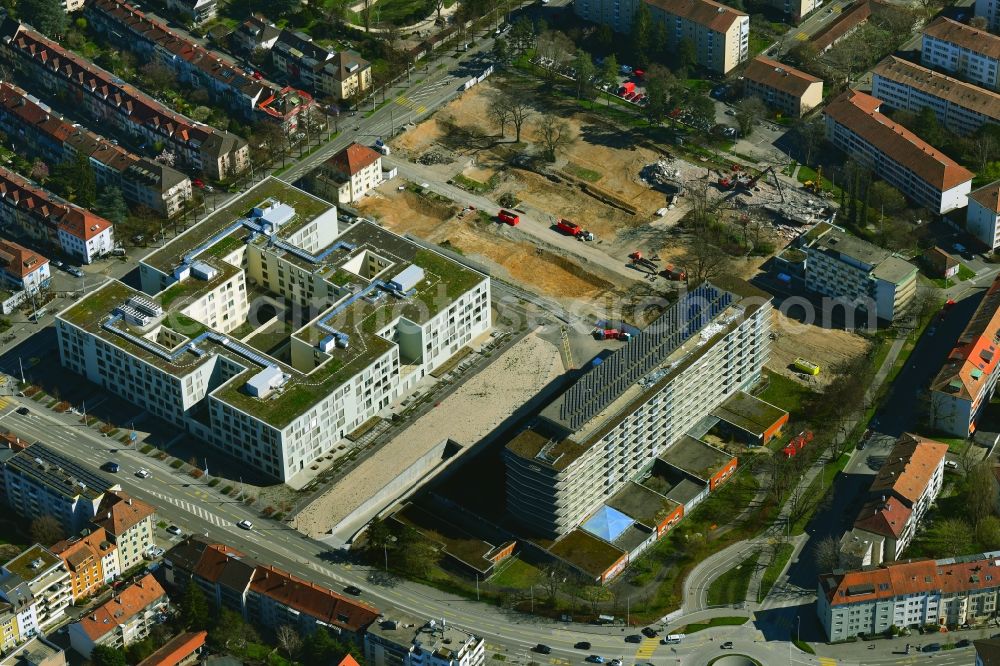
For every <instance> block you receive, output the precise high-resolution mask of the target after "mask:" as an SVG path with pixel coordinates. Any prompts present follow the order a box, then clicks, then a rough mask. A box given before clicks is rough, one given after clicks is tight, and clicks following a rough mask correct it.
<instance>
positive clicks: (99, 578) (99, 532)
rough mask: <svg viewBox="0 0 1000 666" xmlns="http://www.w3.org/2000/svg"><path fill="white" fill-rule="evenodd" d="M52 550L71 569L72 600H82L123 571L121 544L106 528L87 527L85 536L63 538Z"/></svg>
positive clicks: (67, 569)
mask: <svg viewBox="0 0 1000 666" xmlns="http://www.w3.org/2000/svg"><path fill="white" fill-rule="evenodd" d="M52 552H53V553H55V554H56V555H58V556H59V558H60V559H62V561H63V566H64V567H65V568H66V571H68V572H69V582H70V587H71V591H72V595H73V602H74V603H76V602H78V601H83V600H84V599H87V598H88V597H92V596H94V595H95V594H97V592H99V591H100V590H101V589H102V588H103V587H104V586H105V585H108V584H110V583H111V582H112V581H113V580H114V579H115V578H117V577H118V576H119V575H120V574H121V571H122V570H121V567H120V566H119V562H118V548H117V546H115V544H114V543H112V542H111V541H110V540H109V539H108V535H107V532H105V531H104V529H103V528H98V529H96V530H94V531H92V532H91V531H89V530H84V531H83V532H82V536H76V537H72V538H70V539H66V540H65V541H60V542H59V543H57V544H54V545H53V546H52Z"/></svg>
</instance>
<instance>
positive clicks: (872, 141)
mask: <svg viewBox="0 0 1000 666" xmlns="http://www.w3.org/2000/svg"><path fill="white" fill-rule="evenodd" d="M881 106H882V102H881V100H879V99H877V98H875V97H873V96H872V95H867V94H865V93H862V92H858V91H856V90H849V91H847V92H845V93H843V94H842V95H840V96H839V97H837V98H836V99H835V100H833V101H832V102H830V103H829V104H828V105H827V107H826V109H825V110H824V116H825V118H826V137H827V140H829V141H830V143H832V144H833V145H834V146H836V147H837V148H839V149H840V150H842V151H844V152H845V153H846V154H847V155H849V156H850V157H851V158H853V159H855V160H857V161H858V162H860V163H861V164H863V165H865V166H867V167H868V168H870V169H871V170H872V172H873V173H877V174H878V175H879V177H881V178H882V179H883V180H885V181H886V182H887V183H889V184H890V185H892V186H894V187H896V188H898V189H899V190H900V191H901V192H902V193H903V194H904V195H906V196H907V197H909V198H910V199H911V200H912V201H914V202H916V203H917V204H918V205H921V206H925V207H926V208H928V209H929V210H930V211H931V212H933V213H936V214H940V215H943V214H945V213H948V212H950V211H952V210H955V209H957V208H964V207H965V206H966V205H967V203H968V195H969V192H970V191H971V190H972V178H973V176H974V174H973V173H972V172H971V171H969V170H968V169H966V168H965V167H963V166H962V165H960V164H958V163H957V162H956V161H955V160H953V159H951V158H950V157H948V156H947V155H945V154H944V153H942V152H941V151H939V150H937V149H936V148H934V147H933V146H931V145H930V144H928V143H927V142H926V141H924V140H923V139H921V138H920V137H918V136H917V135H916V134H914V133H913V132H911V131H910V130H908V129H906V128H905V127H903V126H902V125H900V124H899V123H896V122H893V121H892V120H890V119H889V118H888V117H887V116H885V115H884V114H882V113H881V112H880V108H881Z"/></svg>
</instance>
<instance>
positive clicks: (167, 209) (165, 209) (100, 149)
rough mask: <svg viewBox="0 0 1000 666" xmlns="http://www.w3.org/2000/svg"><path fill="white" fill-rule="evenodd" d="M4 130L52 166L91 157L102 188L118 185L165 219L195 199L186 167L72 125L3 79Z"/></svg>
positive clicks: (0, 122)
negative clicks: (143, 154)
mask: <svg viewBox="0 0 1000 666" xmlns="http://www.w3.org/2000/svg"><path fill="white" fill-rule="evenodd" d="M0 129H2V130H3V131H4V132H5V133H6V134H7V137H8V138H9V139H11V140H12V141H17V142H19V144H20V145H21V146H22V147H24V148H27V149H28V150H29V151H30V153H31V154H33V155H38V156H40V157H41V158H42V159H43V160H45V161H46V162H47V163H49V164H59V163H61V162H68V161H71V160H75V159H76V156H77V155H84V156H86V157H87V158H89V160H90V164H91V166H92V167H93V169H94V176H95V178H96V180H97V185H98V186H99V187H108V186H113V187H117V188H118V189H119V190H121V193H122V196H124V197H125V199H126V200H127V201H129V202H131V203H133V204H136V205H141V206H146V207H148V208H150V209H152V210H154V211H156V212H157V213H159V214H160V215H163V216H165V217H173V216H174V215H176V214H177V213H179V212H181V209H182V207H183V205H184V203H185V202H186V201H188V200H189V199H191V179H190V178H188V177H187V176H186V175H184V174H182V173H181V172H180V171H177V170H176V169H174V168H172V167H170V166H167V165H166V164H161V163H160V162H156V161H154V160H151V159H148V158H145V157H140V156H139V155H136V154H134V153H131V152H129V151H127V150H125V149H124V148H122V147H121V146H119V145H118V142H117V141H111V140H109V139H106V138H104V137H103V136H100V135H98V134H95V133H94V132H91V131H90V130H88V129H87V128H85V127H81V126H80V124H79V123H71V122H70V121H68V120H67V119H66V118H63V117H62V116H60V115H59V114H57V113H55V112H54V111H53V110H52V109H51V108H49V107H48V106H47V105H46V104H44V103H43V102H41V101H40V100H39V99H37V98H35V97H33V96H31V95H29V94H28V93H27V92H25V91H24V90H22V89H21V88H19V87H17V86H16V85H14V84H12V83H9V82H0Z"/></svg>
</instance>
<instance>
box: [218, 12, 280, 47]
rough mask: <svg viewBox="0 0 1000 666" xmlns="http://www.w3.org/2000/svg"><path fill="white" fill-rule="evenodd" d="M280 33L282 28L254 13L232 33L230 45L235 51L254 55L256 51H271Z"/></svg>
mask: <svg viewBox="0 0 1000 666" xmlns="http://www.w3.org/2000/svg"><path fill="white" fill-rule="evenodd" d="M280 35H281V28H279V27H277V26H276V25H274V24H273V23H271V22H270V21H268V20H267V17H264V16H261V15H259V14H254V15H252V16H250V18H248V19H247V20H245V21H243V23H241V24H240V27H238V28H236V30H234V31H233V32H232V33H230V35H229V45H230V47H231V48H232V49H233V50H235V51H239V52H241V53H244V54H246V55H252V54H253V53H254V52H255V51H270V50H271V49H272V48H273V47H274V45H275V43H276V42H277V41H278V37H279V36H280Z"/></svg>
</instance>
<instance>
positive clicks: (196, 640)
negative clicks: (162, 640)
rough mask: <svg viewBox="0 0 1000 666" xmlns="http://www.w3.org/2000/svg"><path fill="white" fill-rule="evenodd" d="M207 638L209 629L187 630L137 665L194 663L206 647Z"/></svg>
mask: <svg viewBox="0 0 1000 666" xmlns="http://www.w3.org/2000/svg"><path fill="white" fill-rule="evenodd" d="M207 638H208V632H207V631H185V632H184V633H183V634H180V635H178V636H174V637H173V638H171V639H170V640H169V641H167V644H166V645H164V646H163V647H161V648H160V649H159V650H157V651H156V652H154V653H153V654H151V655H149V656H148V657H146V658H145V659H143V660H142V661H140V662H139V663H138V664H136V666H185V665H186V664H193V663H194V662H196V661H197V660H198V655H199V654H201V651H202V648H204V647H205V640H206V639H207Z"/></svg>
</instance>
